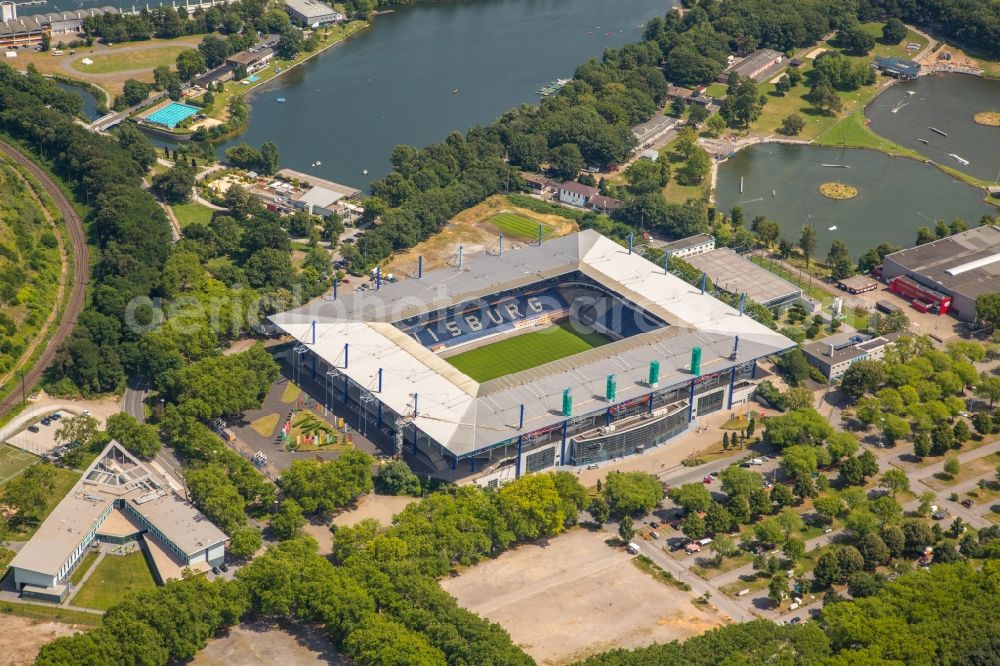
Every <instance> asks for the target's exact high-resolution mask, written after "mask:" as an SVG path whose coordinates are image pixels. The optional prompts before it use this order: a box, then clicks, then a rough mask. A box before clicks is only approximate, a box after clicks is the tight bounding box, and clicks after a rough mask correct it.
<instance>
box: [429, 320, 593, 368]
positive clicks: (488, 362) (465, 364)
mask: <svg viewBox="0 0 1000 666" xmlns="http://www.w3.org/2000/svg"><path fill="white" fill-rule="evenodd" d="M608 342H610V340H608V339H607V338H606V337H604V336H603V335H600V334H599V333H580V332H577V331H575V330H574V329H573V327H572V326H570V325H569V324H558V325H556V326H550V327H549V328H546V329H544V330H542V331H537V332H535V333H524V334H522V335H518V336H516V337H513V338H507V339H506V340H500V341H499V342H494V343H493V344H491V345H486V346H485V347H479V348H478V349H472V350H470V351H467V352H463V353H461V354H456V355H455V356H451V357H449V358H446V359H445V360H446V361H448V363H451V364H452V365H453V366H455V367H456V368H458V369H459V370H461V371H462V372H464V373H465V374H467V375H468V376H469V377H472V379H474V380H476V381H477V382H488V381H489V380H491V379H496V378H497V377H503V376H504V375H510V374H513V373H515V372H521V371H522V370H527V369H528V368H534V367H536V366H539V365H543V364H545V363H549V362H551V361H556V360H558V359H561V358H566V357H567V356H572V355H573V354H579V353H580V352H583V351H587V350H588V349H593V348H594V347H600V346H601V345H604V344H607V343H608Z"/></svg>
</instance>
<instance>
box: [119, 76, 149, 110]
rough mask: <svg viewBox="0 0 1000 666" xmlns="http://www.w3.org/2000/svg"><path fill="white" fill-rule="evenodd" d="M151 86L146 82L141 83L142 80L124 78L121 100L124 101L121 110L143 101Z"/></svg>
mask: <svg viewBox="0 0 1000 666" xmlns="http://www.w3.org/2000/svg"><path fill="white" fill-rule="evenodd" d="M151 87H152V86H150V85H149V84H148V83H143V82H142V81H136V80H135V79H126V80H125V84H124V86H123V89H122V102H123V103H124V106H123V107H122V110H124V109H126V108H128V107H131V106H135V105H136V104H141V103H142V102H143V101H145V99H146V97H148V96H149V91H150V89H151Z"/></svg>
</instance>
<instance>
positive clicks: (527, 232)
mask: <svg viewBox="0 0 1000 666" xmlns="http://www.w3.org/2000/svg"><path fill="white" fill-rule="evenodd" d="M488 221H489V223H490V224H492V225H493V226H495V227H496V228H497V229H499V230H500V231H502V232H504V233H505V234H507V235H508V236H513V237H517V238H525V239H528V240H533V239H536V238H538V227H539V226H541V227H542V236H543V237H547V236H548V235H549V234H551V233H552V227H550V226H549V225H547V224H543V223H540V222H538V221H536V220H532V219H531V218H528V217H524V216H523V215H518V214H517V213H498V214H497V215H494V216H493V217H491V218H490V219H489V220H488Z"/></svg>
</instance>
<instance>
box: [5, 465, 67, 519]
mask: <svg viewBox="0 0 1000 666" xmlns="http://www.w3.org/2000/svg"><path fill="white" fill-rule="evenodd" d="M55 476H56V475H55V468H54V467H52V465H49V464H48V463H39V464H37V465H32V466H31V467H28V468H27V469H26V470H24V471H23V472H21V473H20V474H18V475H17V476H15V477H14V478H13V479H10V480H9V481H7V482H6V483H5V484H4V487H3V495H2V500H3V504H4V505H5V506H7V507H9V508H10V509H11V510H12V511H13V513H14V515H13V517H11V518H10V519H9V522H10V524H11V526H12V527H21V526H22V525H32V524H35V523H37V522H39V521H41V519H42V516H43V515H44V514H45V513H46V507H47V506H48V502H49V496H50V495H51V494H52V491H53V490H54V489H55Z"/></svg>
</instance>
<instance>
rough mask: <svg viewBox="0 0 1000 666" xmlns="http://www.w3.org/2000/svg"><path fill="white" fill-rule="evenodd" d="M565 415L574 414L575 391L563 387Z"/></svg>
mask: <svg viewBox="0 0 1000 666" xmlns="http://www.w3.org/2000/svg"><path fill="white" fill-rule="evenodd" d="M562 413H563V416H573V391H572V389H568V388H565V389H563V408H562Z"/></svg>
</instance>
